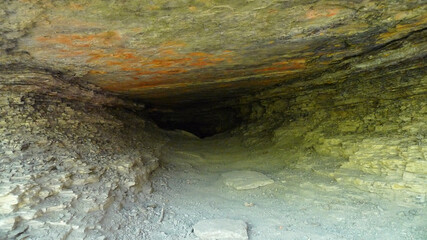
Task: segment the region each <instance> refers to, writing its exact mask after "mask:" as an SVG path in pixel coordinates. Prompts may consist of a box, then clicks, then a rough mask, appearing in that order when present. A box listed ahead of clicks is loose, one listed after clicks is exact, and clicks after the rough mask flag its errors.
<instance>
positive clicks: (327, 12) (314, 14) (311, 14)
mask: <svg viewBox="0 0 427 240" xmlns="http://www.w3.org/2000/svg"><path fill="white" fill-rule="evenodd" d="M339 11H340V9H339V8H331V9H324V10H314V9H312V10H308V11H307V12H306V13H305V17H306V18H307V19H315V18H319V17H333V16H335V15H337V14H338V13H339Z"/></svg>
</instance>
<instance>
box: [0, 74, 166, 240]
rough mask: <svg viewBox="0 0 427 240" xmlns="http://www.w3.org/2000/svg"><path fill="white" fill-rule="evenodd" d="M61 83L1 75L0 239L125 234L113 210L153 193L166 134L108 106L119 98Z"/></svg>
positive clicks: (46, 77)
mask: <svg viewBox="0 0 427 240" xmlns="http://www.w3.org/2000/svg"><path fill="white" fill-rule="evenodd" d="M61 84H66V83H64V82H62V80H59V79H57V78H55V77H54V76H52V74H51V73H49V72H46V71H40V70H34V69H33V70H27V71H26V70H25V69H20V70H16V69H15V70H13V71H10V70H8V71H5V70H4V71H1V72H0V136H1V138H0V219H1V221H0V238H1V239H15V238H18V237H19V238H25V237H31V238H41V239H65V238H70V239H83V238H89V239H97V238H98V237H103V238H104V237H106V236H110V235H112V234H115V233H116V234H120V231H117V227H118V226H117V224H115V223H114V222H112V219H109V218H108V215H109V212H114V211H117V209H120V207H121V204H124V203H126V202H132V201H134V200H135V198H136V197H137V195H138V194H147V192H150V191H151V190H150V184H147V181H148V177H149V175H150V173H151V172H152V171H153V170H154V169H156V168H157V167H158V164H159V162H158V157H159V151H160V148H161V147H162V146H163V144H164V143H165V142H166V137H164V135H162V134H161V133H160V132H158V131H156V127H155V126H154V125H152V124H150V123H149V122H146V121H144V120H142V119H140V118H139V117H137V116H136V115H134V113H132V112H130V111H127V110H125V109H123V108H111V107H107V106H106V105H111V104H114V105H117V106H120V105H121V106H123V105H122V103H124V102H123V101H122V100H119V99H116V98H114V97H111V96H106V95H103V94H99V93H96V92H93V91H89V90H87V89H80V88H79V87H77V86H74V87H71V86H67V87H66V88H63V86H62V85H61ZM64 89H68V90H66V91H65V92H62V91H64ZM71 93H72V94H71ZM64 95H66V96H67V98H62V97H60V96H64ZM134 107H136V106H134ZM116 220H117V219H116ZM65 223H66V224H65Z"/></svg>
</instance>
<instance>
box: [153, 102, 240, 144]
mask: <svg viewBox="0 0 427 240" xmlns="http://www.w3.org/2000/svg"><path fill="white" fill-rule="evenodd" d="M148 117H150V118H151V119H152V120H153V121H154V122H155V123H156V124H157V126H158V127H160V128H163V129H166V130H178V129H179V130H184V131H187V132H190V133H192V134H194V135H196V136H197V137H199V138H206V137H210V136H213V135H216V134H219V133H224V132H227V131H230V130H232V129H234V128H236V127H238V126H240V125H241V124H242V121H243V118H242V116H241V114H240V112H239V111H238V109H237V108H233V107H222V108H215V107H213V106H212V105H199V104H197V103H193V104H187V105H185V106H184V107H182V106H181V107H178V108H167V109H166V108H154V107H151V108H148Z"/></svg>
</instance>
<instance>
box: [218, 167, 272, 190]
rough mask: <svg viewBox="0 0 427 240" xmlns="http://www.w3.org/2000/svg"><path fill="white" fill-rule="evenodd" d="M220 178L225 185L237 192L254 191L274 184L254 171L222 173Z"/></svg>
mask: <svg viewBox="0 0 427 240" xmlns="http://www.w3.org/2000/svg"><path fill="white" fill-rule="evenodd" d="M222 176H223V177H224V183H225V185H227V186H230V187H233V188H235V189H237V190H246V189H254V188H257V187H262V186H265V185H268V184H272V183H274V181H273V180H272V179H270V178H268V177H267V176H265V175H264V174H262V173H259V172H255V171H232V172H228V173H224V174H222Z"/></svg>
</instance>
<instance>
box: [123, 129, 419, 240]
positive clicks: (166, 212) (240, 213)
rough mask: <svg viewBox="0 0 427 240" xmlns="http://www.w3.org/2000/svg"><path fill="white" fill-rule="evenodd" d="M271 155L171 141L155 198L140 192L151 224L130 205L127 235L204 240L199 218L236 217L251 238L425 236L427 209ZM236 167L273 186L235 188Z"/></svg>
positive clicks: (235, 143) (223, 143)
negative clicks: (226, 176)
mask: <svg viewBox="0 0 427 240" xmlns="http://www.w3.org/2000/svg"><path fill="white" fill-rule="evenodd" d="M225 139H227V140H225ZM283 154H284V156H285V155H286V152H284V153H283ZM269 157H270V155H269V154H268V151H265V149H256V148H252V149H247V148H245V147H243V146H242V145H241V144H240V140H239V139H238V138H223V137H216V138H213V139H206V140H201V141H200V140H196V139H191V138H181V139H178V141H173V142H172V143H171V144H169V145H168V146H167V147H165V148H164V149H163V154H162V166H161V168H159V169H158V170H157V171H156V172H155V174H154V175H153V177H152V181H153V193H152V194H151V195H150V196H146V197H143V196H142V195H141V198H143V199H140V200H141V205H142V206H141V207H140V210H138V211H143V212H144V214H143V215H144V216H145V218H146V219H145V220H141V219H140V217H138V213H135V208H134V207H132V206H128V208H127V211H129V214H131V215H132V211H133V212H134V215H135V217H134V218H133V219H134V220H135V221H132V219H130V221H129V223H130V224H129V225H128V226H127V229H128V231H124V232H123V233H124V234H123V235H122V236H123V237H124V238H126V236H129V238H130V239H131V235H132V234H131V235H126V232H128V233H130V232H132V229H134V227H133V226H138V225H139V226H141V224H142V225H143V226H141V227H142V228H141V227H140V228H139V229H141V230H140V233H139V234H138V235H139V236H141V237H143V239H198V238H197V237H196V236H195V235H194V233H193V231H192V227H193V226H194V224H196V223H197V222H198V221H200V220H203V219H213V218H230V219H236V220H243V221H245V222H246V223H247V224H248V234H249V239H253V240H256V239H258V240H265V239H271V240H275V239H304V240H308V239H399V240H401V239H420V240H421V239H427V228H426V226H427V224H426V222H427V215H426V209H425V204H423V205H420V204H419V205H417V204H413V205H407V204H406V205H405V204H402V203H399V202H397V201H393V200H390V199H384V198H382V197H380V196H379V195H377V194H375V193H368V192H364V191H361V190H358V189H356V188H354V187H351V186H344V185H340V184H338V183H337V182H335V181H334V180H333V179H331V178H329V177H326V176H322V175H320V174H316V173H315V172H313V171H310V170H304V169H300V168H295V167H292V164H289V163H287V162H286V161H284V160H283V159H285V157H284V158H283V159H282V161H281V160H280V158H277V156H276V157H273V158H269ZM231 170H254V171H258V172H261V173H264V174H265V175H267V176H268V177H270V178H272V179H273V180H274V181H275V182H274V183H273V184H270V185H267V186H264V187H260V188H257V189H252V190H240V191H239V190H235V189H233V188H230V187H228V186H226V185H225V184H224V183H223V179H222V176H221V174H222V173H225V172H228V171H231ZM124 211H126V207H125V208H124ZM125 215H126V214H125ZM138 222H139V223H138Z"/></svg>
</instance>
